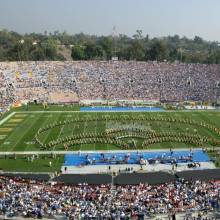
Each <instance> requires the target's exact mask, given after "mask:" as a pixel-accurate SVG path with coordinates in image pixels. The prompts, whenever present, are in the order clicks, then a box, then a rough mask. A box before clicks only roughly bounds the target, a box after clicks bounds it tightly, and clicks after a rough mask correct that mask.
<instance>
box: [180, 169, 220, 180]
mask: <svg viewBox="0 0 220 220" xmlns="http://www.w3.org/2000/svg"><path fill="white" fill-rule="evenodd" d="M176 177H177V178H181V179H185V180H200V181H210V180H220V169H207V170H192V171H191V170H189V171H188V170H187V171H182V172H177V173H176Z"/></svg>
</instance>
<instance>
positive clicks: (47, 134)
mask: <svg viewBox="0 0 220 220" xmlns="http://www.w3.org/2000/svg"><path fill="white" fill-rule="evenodd" d="M218 132H219V133H218ZM155 135H156V143H151V142H150V143H148V144H146V145H144V143H145V142H146V141H148V140H150V139H152V140H155V137H154V136H155ZM161 135H162V137H161ZM180 135H182V136H185V137H191V140H194V139H197V138H198V137H199V138H203V139H204V138H207V139H210V140H212V141H207V142H204V143H202V144H201V143H199V145H196V144H194V143H191V142H187V141H185V142H184V141H182V139H181V140H180V141H179V140H178V138H176V139H174V140H173V141H169V140H165V141H164V136H166V137H168V136H175V137H176V136H177V137H179V136H180ZM36 136H37V137H38V138H39V141H40V143H41V144H42V145H41V144H39V142H37V141H36ZM105 139H109V140H111V141H112V140H113V141H112V142H111V141H107V142H105ZM116 140H117V141H120V144H121V145H120V144H118V142H117V141H116ZM213 140H214V141H213ZM215 141H216V142H218V141H220V112H218V111H186V112H184V111H167V112H80V111H79V107H76V106H73V107H69V106H50V107H49V109H48V110H44V109H43V108H42V106H39V105H36V106H35V105H32V106H29V107H28V109H27V108H25V107H21V108H16V109H12V110H11V111H10V112H8V113H7V114H5V115H4V116H3V117H1V118H0V153H1V154H2V155H1V156H0V169H2V170H4V171H31V172H42V171H44V172H54V171H59V170H60V168H61V165H62V163H63V155H60V156H57V158H51V157H50V155H40V156H39V158H36V159H34V160H33V161H32V162H30V161H29V159H28V156H27V155H25V153H28V152H30V151H34V152H37V151H40V152H44V150H48V151H63V150H64V149H65V144H68V150H69V151H79V150H81V151H83V150H92V151H93V150H108V151H111V150H123V149H125V148H124V147H123V146H124V145H126V144H127V145H126V146H127V149H128V150H135V149H165V148H167V149H170V148H187V147H213V146H214V145H212V143H214V142H215ZM134 143H135V144H134ZM42 146H46V147H45V149H44V148H42ZM216 146H219V145H216ZM4 152H15V153H16V152H20V153H24V155H16V158H14V156H13V155H11V156H5V155H4ZM210 155H211V156H212V157H215V155H213V154H210ZM216 160H217V162H218V164H217V165H219V164H220V159H219V157H217V158H216ZM50 161H51V162H52V167H50V166H49V162H50Z"/></svg>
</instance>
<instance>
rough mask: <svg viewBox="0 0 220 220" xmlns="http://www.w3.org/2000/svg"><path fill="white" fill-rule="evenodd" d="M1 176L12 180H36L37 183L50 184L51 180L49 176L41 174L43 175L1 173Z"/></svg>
mask: <svg viewBox="0 0 220 220" xmlns="http://www.w3.org/2000/svg"><path fill="white" fill-rule="evenodd" d="M0 176H5V177H10V178H21V179H24V180H36V181H44V182H48V181H49V180H50V179H51V176H50V175H49V174H41V173H38V174H37V173H36V174H32V173H1V174H0Z"/></svg>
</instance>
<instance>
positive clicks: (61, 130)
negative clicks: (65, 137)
mask: <svg viewBox="0 0 220 220" xmlns="http://www.w3.org/2000/svg"><path fill="white" fill-rule="evenodd" d="M63 129H64V125H63V126H62V127H61V129H60V133H59V135H58V137H57V140H58V139H59V138H60V135H61V133H62V132H63ZM55 148H56V146H54V147H53V151H54V150H55Z"/></svg>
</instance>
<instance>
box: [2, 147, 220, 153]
mask: <svg viewBox="0 0 220 220" xmlns="http://www.w3.org/2000/svg"><path fill="white" fill-rule="evenodd" d="M207 149H212V147H210V148H207ZM216 149H220V148H219V147H216ZM189 150H190V148H178V149H174V152H175V151H176V152H178V151H189ZM195 150H202V148H193V151H195ZM139 151H140V150H139ZM166 151H167V152H169V149H168V148H166V149H165V148H164V149H149V150H141V152H166ZM78 152H79V151H78V150H75V151H7V152H5V151H3V152H0V155H13V154H17V155H26V154H42V155H45V154H51V153H55V154H61V155H65V154H76V153H78ZM95 152H96V153H97V154H98V153H109V151H108V150H98V151H95ZM111 152H112V153H120V152H123V153H126V152H130V153H131V152H137V149H136V150H112V151H111ZM82 153H85V154H87V153H88V154H89V153H94V151H93V150H90V151H82Z"/></svg>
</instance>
